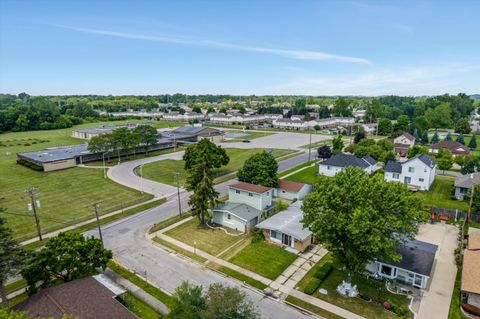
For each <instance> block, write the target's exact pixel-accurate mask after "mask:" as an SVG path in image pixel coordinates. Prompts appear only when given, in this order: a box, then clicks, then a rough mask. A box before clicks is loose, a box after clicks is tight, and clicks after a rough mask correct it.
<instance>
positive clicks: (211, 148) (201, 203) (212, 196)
mask: <svg viewBox="0 0 480 319" xmlns="http://www.w3.org/2000/svg"><path fill="white" fill-rule="evenodd" d="M183 160H184V161H185V170H186V171H187V182H186V188H187V190H189V191H193V194H192V196H190V199H189V201H188V203H189V205H190V207H191V210H192V213H193V214H194V215H197V217H198V218H199V219H200V221H201V222H202V223H205V216H206V215H207V214H208V210H209V209H210V208H212V207H214V206H215V203H216V199H217V197H218V193H217V192H216V191H215V188H214V187H213V169H214V168H220V167H221V166H223V165H227V164H228V162H229V161H230V158H229V157H228V155H227V152H226V151H225V149H223V148H222V147H221V146H217V145H215V144H214V143H212V142H210V141H209V140H208V139H202V140H200V142H198V143H197V144H193V145H190V146H188V147H187V149H186V150H185V154H184V155H183Z"/></svg>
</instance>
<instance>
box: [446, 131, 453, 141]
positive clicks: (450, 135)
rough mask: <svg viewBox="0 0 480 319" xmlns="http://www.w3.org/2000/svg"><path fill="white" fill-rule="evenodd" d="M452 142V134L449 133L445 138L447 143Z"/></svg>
mask: <svg viewBox="0 0 480 319" xmlns="http://www.w3.org/2000/svg"><path fill="white" fill-rule="evenodd" d="M451 140H452V134H450V132H448V133H447V135H446V136H445V141H451Z"/></svg>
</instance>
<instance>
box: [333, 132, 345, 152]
mask: <svg viewBox="0 0 480 319" xmlns="http://www.w3.org/2000/svg"><path fill="white" fill-rule="evenodd" d="M343 145H344V144H343V141H342V135H337V136H335V138H334V139H333V140H332V146H333V149H332V153H333V154H339V153H341V152H342V150H343Z"/></svg>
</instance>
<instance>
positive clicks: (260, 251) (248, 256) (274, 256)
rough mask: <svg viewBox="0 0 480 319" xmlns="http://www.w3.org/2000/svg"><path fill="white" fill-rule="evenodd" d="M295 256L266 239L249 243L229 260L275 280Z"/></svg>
mask: <svg viewBox="0 0 480 319" xmlns="http://www.w3.org/2000/svg"><path fill="white" fill-rule="evenodd" d="M296 258H297V255H295V254H294V253H291V252H288V251H286V250H285V249H284V248H283V247H280V246H276V245H273V244H269V243H267V242H266V241H264V240H262V241H258V242H255V243H251V244H250V245H248V246H247V247H245V248H244V249H242V250H241V251H240V252H239V253H238V254H236V255H235V256H233V257H232V258H231V259H230V260H229V261H230V262H231V263H234V264H236V265H238V266H240V267H243V268H245V269H248V270H251V271H253V272H256V273H257V274H259V275H262V276H264V277H266V278H269V279H272V280H275V279H276V278H277V277H278V276H279V275H280V274H281V273H282V272H283V271H284V270H285V269H287V267H288V266H289V265H290V264H291V263H293V261H294V260H295V259H296Z"/></svg>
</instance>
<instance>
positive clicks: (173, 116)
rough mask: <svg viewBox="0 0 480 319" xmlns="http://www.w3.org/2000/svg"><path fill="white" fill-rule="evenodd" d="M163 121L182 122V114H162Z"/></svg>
mask: <svg viewBox="0 0 480 319" xmlns="http://www.w3.org/2000/svg"><path fill="white" fill-rule="evenodd" d="M163 119H164V120H167V121H183V114H180V113H179V112H170V113H165V114H163Z"/></svg>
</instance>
